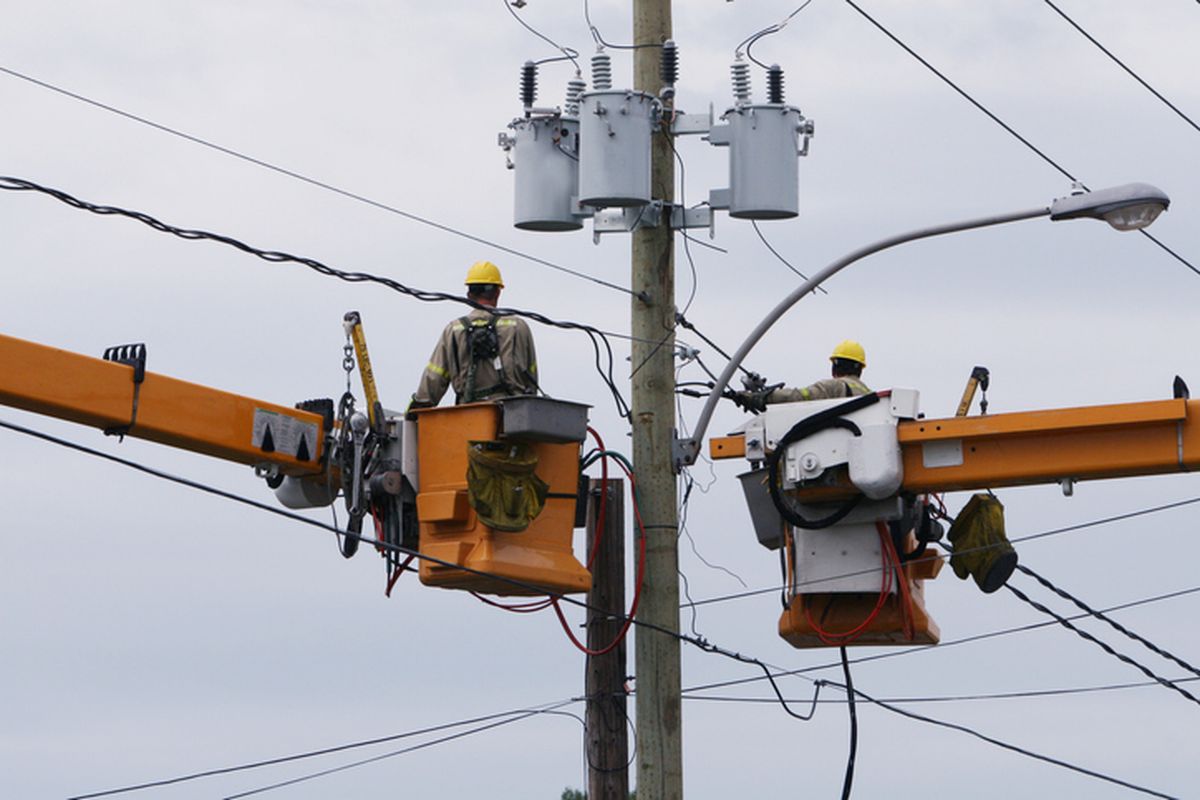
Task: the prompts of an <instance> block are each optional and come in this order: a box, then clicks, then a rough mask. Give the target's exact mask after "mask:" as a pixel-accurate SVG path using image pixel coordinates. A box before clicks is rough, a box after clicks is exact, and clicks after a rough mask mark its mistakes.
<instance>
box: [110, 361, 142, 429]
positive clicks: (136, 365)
mask: <svg viewBox="0 0 1200 800" xmlns="http://www.w3.org/2000/svg"><path fill="white" fill-rule="evenodd" d="M103 358H104V360H105V361H111V362H113V363H115V364H125V365H126V366H130V367H133V407H132V409H131V411H130V413H129V424H127V425H117V426H115V427H112V428H105V429H104V435H105V436H117V437H120V439H119V440H120V441H124V440H125V435H126V434H127V433H129V431H130V430H132V429H133V426H134V425H136V424H137V414H138V399H139V398H140V397H141V393H142V382H143V381H145V380H146V345H145V344H143V343H141V342H139V343H137V344H121V345H117V346H115V347H110V348H108V349H107V350H105V351H104V356H103Z"/></svg>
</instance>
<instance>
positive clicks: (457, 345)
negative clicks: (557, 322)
mask: <svg viewBox="0 0 1200 800" xmlns="http://www.w3.org/2000/svg"><path fill="white" fill-rule="evenodd" d="M466 286H467V298H468V299H470V300H472V301H474V302H475V303H477V304H478V305H480V306H482V308H476V309H473V310H472V311H471V312H470V313H469V314H467V315H466V316H464V317H459V318H458V319H456V320H453V321H452V322H451V323H450V324H449V325H447V326H446V328H445V330H443V331H442V335H441V338H439V339H438V343H437V346H436V347H435V348H434V349H433V355H432V356H430V357H429V363H428V364H427V365H426V366H425V371H424V373H422V375H421V383H420V385H419V386H418V387H417V391H416V394H414V395H413V398H412V403H411V405H410V406H409V408H430V407H433V406H436V405H437V404H438V403H439V402H440V401H441V399H442V396H443V395H444V394H445V393H446V389H447V388H449V387H450V386H453V387H454V392H455V395H456V397H455V402H456V403H473V402H475V401H477V400H489V399H492V398H496V397H511V396H513V395H522V394H536V393H537V390H538V383H537V356H536V354H535V352H534V348H533V334H532V333H531V332H530V331H529V326H528V325H526V324H525V321H524V320H523V319H519V318H518V317H513V316H498V315H496V314H494V313H492V312H490V311H488V309H492V308H495V307H496V304H497V303H498V302H499V300H500V290H501V289H503V288H504V279H503V278H501V277H500V269H499V267H497V266H496V265H495V264H493V263H492V262H490V261H478V262H476V263H475V264H473V265H471V268H470V269H469V270H467V279H466Z"/></svg>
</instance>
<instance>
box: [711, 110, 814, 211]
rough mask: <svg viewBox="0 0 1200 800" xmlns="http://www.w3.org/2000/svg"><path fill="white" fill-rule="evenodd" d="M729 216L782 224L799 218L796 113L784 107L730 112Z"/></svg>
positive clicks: (727, 116)
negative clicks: (769, 220)
mask: <svg viewBox="0 0 1200 800" xmlns="http://www.w3.org/2000/svg"><path fill="white" fill-rule="evenodd" d="M723 119H724V120H725V121H727V122H728V123H729V216H731V217H739V218H741V219H787V218H789V217H794V216H796V215H798V214H799V213H800V168H799V163H798V158H799V132H800V128H801V126H802V125H801V123H802V120H803V117H802V116H801V114H800V109H798V108H793V107H792V106H785V105H748V106H740V107H738V108H731V109H729V110H728V111H726V112H725V116H724V117H723Z"/></svg>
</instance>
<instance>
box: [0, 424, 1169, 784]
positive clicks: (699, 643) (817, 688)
mask: <svg viewBox="0 0 1200 800" xmlns="http://www.w3.org/2000/svg"><path fill="white" fill-rule="evenodd" d="M0 427H3V428H7V429H9V430H13V431H15V432H18V433H25V434H27V435H31V436H34V437H35V438H39V439H42V440H44V441H48V442H51V443H54V444H58V445H60V446H64V447H68V448H71V449H74V450H78V451H81V452H84V453H88V454H90V455H96V456H99V457H101V458H104V459H106V460H110V461H113V462H116V463H119V464H122V465H124V466H128V467H131V468H133V469H136V470H138V471H141V472H145V473H147V474H150V475H153V476H155V477H159V478H163V479H166V480H170V481H173V482H176V483H181V484H183V485H187V486H190V487H192V488H196V489H199V490H201V491H204V492H207V493H210V494H215V495H218V496H221V497H225V498H227V499H231V500H235V501H236V502H239V503H242V504H245V505H250V506H254V507H256V508H260V509H263V510H267V511H270V512H272V513H276V514H279V515H280V516H285V517H288V518H291V519H296V520H298V521H301V522H304V523H306V524H308V525H312V526H314V527H319V528H322V529H325V530H333V531H335V532H336V530H337V529H335V528H333V527H332V526H330V525H328V524H326V523H324V522H320V521H318V520H314V519H310V518H307V517H303V516H300V515H298V514H293V513H292V512H289V511H284V510H282V509H277V508H274V507H272V506H268V505H266V504H265V503H259V502H258V501H255V500H250V499H249V498H244V497H240V496H238V495H234V494H232V493H230V492H226V491H224V490H221V489H217V488H215V487H211V486H207V485H204V484H201V483H198V482H196V481H191V480H189V479H186V478H181V477H179V476H175V475H170V474H168V473H165V472H161V471H159V470H156V469H153V468H150V467H146V466H145V465H141V464H137V463H135V462H131V461H129V460H127V459H123V458H120V457H117V456H113V455H111V454H108V453H103V452H100V451H97V450H93V449H92V448H88V447H85V446H83V445H79V444H76V443H73V442H68V441H66V440H63V439H59V438H58V437H55V436H51V435H49V434H45V433H40V432H37V431H33V430H30V429H28V428H24V427H22V426H19V425H14V424H12V423H9V422H5V421H3V420H0ZM368 543H369V544H376V545H379V546H383V547H388V548H394V549H396V550H398V551H400V552H404V553H409V554H414V555H416V556H417V557H419V558H422V559H425V560H429V561H432V562H434V563H442V564H443V565H446V566H454V567H455V568H458V569H462V570H464V571H467V572H472V573H478V574H481V575H487V576H488V577H492V578H496V579H499V580H502V581H505V582H508V583H511V584H514V585H517V586H520V587H521V588H524V589H529V588H535V587H532V586H531V585H523V582H521V581H517V580H513V579H509V578H505V577H503V576H498V575H490V574H488V573H484V572H482V571H480V570H473V569H471V568H469V567H466V566H464V565H459V564H451V563H450V562H445V561H443V560H442V559H438V558H434V557H431V556H428V555H426V554H423V553H418V552H417V551H413V550H410V549H408V548H404V547H401V546H399V545H394V544H389V543H385V542H371V541H368ZM536 588H538V590H539V591H543V590H542V589H541V588H540V587H536ZM545 593H546V594H548V595H550V596H554V593H552V592H545ZM559 598H560V599H562V600H565V601H567V602H570V603H572V604H573V605H578V606H582V607H585V608H586V607H588V605H587V603H584V602H581V601H578V600H575V599H574V598H571V597H568V596H565V595H559ZM633 623H634V624H636V625H638V626H640V627H643V628H648V629H650V630H655V631H658V632H660V633H665V634H667V635H670V636H673V637H674V638H677V639H679V640H680V641H684V642H688V643H689V644H692V645H694V646H696V647H698V648H699V649H700V650H702V651H704V652H707V653H716V654H719V655H723V656H725V657H727V658H730V659H733V660H735V661H739V662H741V663H745V664H753V665H755V666H758V667H759V668H760V669H762V671H763V673H764V675H765V677H766V679H767V680H768V681H769V682H770V684H771V687H772V689H773V691H774V692H775V694H776V697H777V701H778V702H779V704H780V706H781V707H782V708H783V710H784V711H785V712H786V713H787V714H788V715H790V716H792V717H794V718H796V719H800V720H804V721H808V720H811V719H812V717H813V715H814V714H815V713H816V707H817V701H818V699H819V697H820V693H821V689H822V688H823V687H824V686H827V685H832V686H838V687H839V688H843V689H845V688H846V687H844V686H842V685H841V684H837V683H834V682H831V681H827V680H823V679H818V680H816V681H814V682H813V685H814V692H813V697H812V701H811V706H810V709H809V712H808V713H807V714H803V713H799V712H796V711H793V710H792V709H791V707H790V705H789V703H788V701H787V700H786V699H785V698H784V697H783V694H782V693H781V692H780V690H779V687H778V685H777V684H776V683H775V675H774V674H773V673H772V672H771V670H770V668H769V667H768V665H767V664H766V663H764V662H763V661H761V660H760V659H757V658H753V657H750V656H745V655H742V654H741V653H737V652H734V651H730V650H726V649H724V648H721V647H718V646H717V645H714V644H712V643H710V642H708V641H707V640H705V639H703V638H700V637H692V636H687V635H684V634H680V633H677V632H675V631H671V630H669V629H666V628H662V627H660V626H658V625H652V624H648V623H644V622H640V621H636V620H633ZM861 660H867V659H861ZM802 671H807V670H797V671H795V672H793V673H790V674H799V673H800V672H802ZM726 685H728V684H726ZM688 691H695V690H694V689H692V690H688ZM853 691H855V693H856V694H857V695H859V696H861V697H864V698H865V699H867V700H869V701H871V702H872V703H875V704H877V705H880V706H881V707H883V708H886V709H888V710H890V711H893V712H895V713H897V714H900V715H902V716H906V717H909V718H911V719H917V720H920V721H924V722H928V723H931V724H935V725H940V726H943V727H947V728H950V729H953V730H958V731H961V732H964V733H968V734H970V735H972V736H975V737H977V738H980V739H982V740H984V741H987V742H989V743H991V744H994V745H997V746H999V747H1003V748H1005V749H1008V750H1012V751H1013V752H1017V753H1019V754H1022V755H1026V756H1028V757H1031V758H1035V759H1038V760H1041V761H1045V762H1047V763H1051V764H1055V765H1057V766H1061V767H1064V768H1066V769H1070V770H1073V771H1076V772H1080V773H1082V774H1085V775H1089V776H1091V777H1095V778H1098V779H1100V780H1105V781H1109V782H1113V783H1117V784H1119V785H1122V786H1125V787H1127V788H1131V789H1134V790H1137V791H1143V792H1146V793H1149V794H1155V795H1156V796H1159V797H1168V798H1169V797H1170V796H1169V795H1163V794H1159V793H1157V792H1154V791H1153V790H1148V789H1145V788H1144V787H1140V786H1137V785H1136V784H1131V783H1128V782H1125V781H1121V780H1120V779H1116V778H1112V777H1110V776H1107V775H1104V774H1102V773H1098V772H1095V771H1093V770H1088V769H1086V768H1083V767H1078V766H1076V765H1073V764H1070V763H1068V762H1065V761H1062V760H1060V759H1055V758H1052V757H1050V756H1044V755H1041V754H1038V753H1034V752H1033V751H1029V750H1025V749H1024V748H1020V747H1017V746H1016V745H1011V744H1008V743H1007V742H1002V741H1000V740H998V739H994V738H992V737H988V736H986V735H984V734H981V733H979V732H978V731H974V730H972V729H970V728H967V727H965V726H960V725H956V724H954V723H947V722H943V721H940V720H935V719H932V718H929V717H924V716H922V715H920V714H915V713H914V712H910V711H905V710H903V709H899V708H895V707H893V706H890V705H888V704H886V703H883V702H880V701H877V700H876V699H875V698H873V697H871V696H869V695H867V694H866V693H864V692H862V691H859V690H853ZM566 702H571V701H566ZM564 704H565V703H564ZM536 713H538V712H537V711H534V712H531V713H529V714H524V715H521V716H518V717H515V718H513V719H510V720H505V721H502V722H493V723H491V724H488V725H484V726H481V727H479V728H476V729H472V730H471V731H466V732H463V733H460V734H455V735H452V736H447V737H442V738H441V739H438V740H434V741H431V742H428V743H424V744H422V745H417V746H414V747H410V748H405V749H403V750H399V751H395V752H392V753H388V754H384V755H382V756H376V757H374V758H371V759H364V760H361V761H358V762H354V763H353V764H348V765H342V766H341V767H336V768H332V769H329V770H324V771H321V772H319V773H312V774H310V775H306V776H302V777H301V778H296V779H292V780H290V781H286V782H282V783H279V784H273V785H272V786H269V787H263V788H260V789H255V790H252V791H250V792H245V793H242V794H238V795H232V796H230V797H228V798H227V799H226V800H234V798H240V797H246V796H248V795H250V794H255V793H259V792H262V791H266V790H268V789H273V788H279V787H281V786H287V785H291V784H294V783H298V782H300V781H303V780H310V779H312V778H316V777H319V776H322V775H328V774H331V773H333V772H339V771H342V770H345V769H349V768H351V767H354V766H360V765H362V764H366V763H371V762H373V761H378V760H381V759H383V758H388V757H391V756H395V755H400V754H401V753H406V752H411V751H413V750H417V749H421V748H423V747H428V746H431V745H433V744H437V743H440V742H444V741H450V740H452V739H455V738H461V737H462V736H465V735H470V734H471V733H476V732H479V731H481V730H486V729H488V728H493V727H497V726H498V725H502V724H507V723H509V722H515V721H519V720H520V719H524V718H526V717H528V716H532V715H533V714H536Z"/></svg>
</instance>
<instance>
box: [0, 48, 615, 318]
mask: <svg viewBox="0 0 1200 800" xmlns="http://www.w3.org/2000/svg"><path fill="white" fill-rule="evenodd" d="M0 72H3V73H5V74H7V75H11V76H12V77H14V78H20V79H21V80H23V81H27V82H29V83H32V84H34V85H35V86H40V87H42V88H43V89H49V90H50V91H52V92H57V93H58V94H61V95H63V96H64V97H70V98H71V99H73V100H78V101H80V102H82V103H87V104H88V105H90V106H93V107H95V108H99V109H102V110H104V111H108V112H110V113H112V114H116V115H117V116H120V117H124V118H125V119H128V120H131V121H133V122H137V123H140V124H142V125H146V126H149V127H151V128H154V129H155V130H158V131H162V132H163V133H169V134H170V135H172V136H177V137H179V138H180V139H186V140H187V141H189V142H192V143H193V144H198V145H200V146H202V147H207V148H209V149H210V150H215V151H217V152H218V153H223V154H225V155H227V156H232V157H233V158H236V159H240V160H241V161H245V162H247V163H249V164H254V165H255V166H258V167H262V168H263V169H268V170H271V171H272V172H276V173H278V174H280V175H285V176H287V177H289V178H294V179H295V180H298V181H302V182H304V183H307V184H309V185H310V186H315V187H317V188H318V189H324V190H326V191H329V192H333V193H334V194H339V195H341V196H342V197H346V198H348V199H350V200H354V201H356V202H359V203H363V204H365V205H368V206H371V207H372V208H377V209H379V210H381V211H386V212H388V213H389V214H395V215H397V216H400V217H404V218H405V219H407V220H410V221H412V222H417V223H420V224H421V225H427V226H429V227H431V228H436V229H437V230H440V231H442V232H443V233H449V234H451V235H453V236H458V237H460V238H463V239H467V240H468V241H472V242H475V243H476V244H482V245H485V246H487V247H494V248H495V249H497V250H499V251H500V252H502V253H507V254H508V255H511V256H516V257H517V258H523V259H525V260H526V261H531V262H533V263H534V264H540V265H541V266H543V267H549V268H550V269H553V270H558V271H559V272H563V273H566V274H568V275H574V276H575V277H577V278H582V279H584V280H587V281H591V282H592V283H595V284H598V285H600V286H604V287H606V288H609V289H613V290H615V291H618V292H623V293H625V294H629V295H634V296H635V297H636V296H637V293H636V292H633V291H631V290H630V289H627V288H626V287H624V286H618V285H617V284H615V283H609V282H608V281H605V280H602V279H600V278H597V277H595V276H592V275H588V274H587V273H584V272H579V271H578V270H573V269H571V268H569V267H564V266H563V265H561V264H556V263H554V262H553V261H547V260H546V259H544V258H539V257H538V256H534V255H530V254H529V253H523V252H521V251H520V250H517V249H515V248H512V247H508V246H507V245H503V244H500V243H498V242H493V241H491V240H489V239H485V238H483V237H482V236H476V235H475V234H473V233H467V232H466V231H463V230H461V229H459V228H455V227H453V226H451V225H447V224H445V223H442V222H438V221H436V220H433V219H430V218H428V217H423V216H421V215H419V214H414V213H413V212H411V211H405V210H404V209H401V208H397V207H396V206H393V205H389V204H387V203H383V202H380V201H379V200H372V199H371V198H369V197H367V196H366V195H361V194H358V193H357V192H352V191H350V190H348V189H342V188H341V187H338V186H335V185H334V184H331V183H327V182H325V181H321V180H317V179H316V178H310V177H309V176H307V175H304V174H303V173H300V172H296V171H294V170H290V169H287V168H286V167H281V166H279V165H278V164H273V163H271V162H270V161H264V160H263V159H261V158H255V157H254V156H250V155H247V154H245V153H242V152H239V151H237V150H234V149H232V148H230V147H225V146H224V145H220V144H217V143H215V142H212V141H209V140H207V139H202V138H201V137H199V136H195V135H193V134H190V133H187V132H185V131H181V130H179V129H178V128H172V127H170V126H168V125H163V124H161V123H158V122H155V121H153V120H151V119H147V118H146V117H142V116H138V115H137V114H133V113H130V112H128V111H123V110H122V109H120V108H117V107H116V106H112V105H109V104H107V103H102V102H100V101H99V100H93V99H92V98H90V97H86V96H84V95H81V94H78V93H77V92H72V91H70V90H69V89H64V88H62V87H61V86H56V85H54V84H52V83H48V82H46V81H43V80H40V79H38V78H35V77H33V76H32V75H27V74H25V73H22V72H18V71H17V70H15V69H11V68H9V67H5V66H0Z"/></svg>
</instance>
